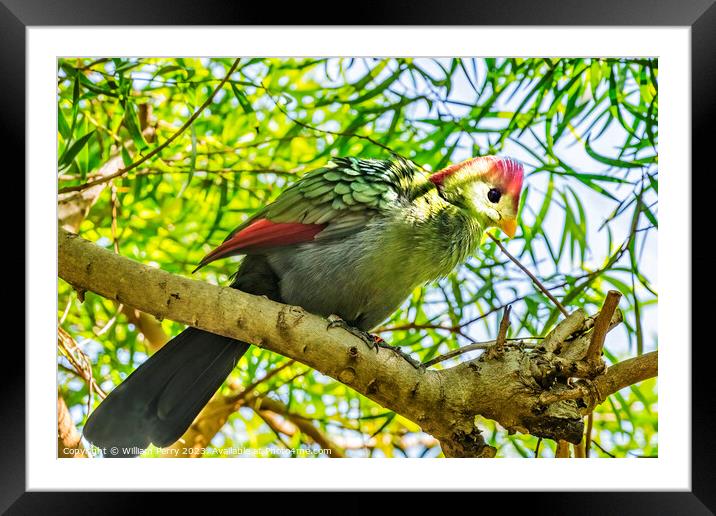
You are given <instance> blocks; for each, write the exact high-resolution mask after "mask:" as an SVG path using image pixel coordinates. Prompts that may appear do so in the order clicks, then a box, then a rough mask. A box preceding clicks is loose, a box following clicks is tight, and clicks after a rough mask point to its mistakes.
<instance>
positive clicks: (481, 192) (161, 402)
mask: <svg viewBox="0 0 716 516" xmlns="http://www.w3.org/2000/svg"><path fill="white" fill-rule="evenodd" d="M522 178H523V167H522V165H521V164H520V163H519V162H517V161H515V160H513V159H510V158H504V157H496V156H484V157H477V158H472V159H469V160H467V161H463V162H462V163H458V164H455V165H452V166H449V167H447V168H445V169H443V170H440V171H438V172H435V173H433V174H432V175H427V174H426V173H425V172H424V171H423V170H422V169H420V168H419V167H418V166H416V165H415V164H413V163H412V162H410V161H407V160H404V159H402V158H401V159H397V158H396V159H394V160H390V161H383V160H377V159H357V158H352V157H348V158H336V159H334V160H333V161H332V162H331V163H329V164H328V165H326V166H324V167H322V168H318V169H316V170H313V171H311V172H309V173H307V174H305V175H304V176H303V177H301V179H299V180H298V181H296V183H294V184H293V185H291V186H289V187H288V188H286V189H285V190H284V191H283V192H282V193H281V194H280V195H279V196H278V197H277V198H276V200H275V201H274V202H273V203H271V204H269V205H268V206H265V207H264V208H262V209H260V210H259V211H258V212H256V213H255V214H254V215H253V216H252V217H250V218H249V219H248V220H246V221H245V222H244V223H243V224H241V225H240V226H239V227H238V228H236V229H235V230H234V231H233V232H232V233H230V234H229V235H228V237H227V238H226V240H224V242H223V243H222V244H221V245H220V246H218V247H217V248H216V249H214V250H213V251H212V252H210V253H209V254H208V255H207V256H206V257H205V258H204V259H203V260H202V261H201V263H200V264H199V267H198V268H200V267H203V266H205V265H206V264H208V263H211V262H213V261H215V260H219V259H221V258H226V257H228V256H234V255H244V258H243V260H242V261H241V263H240V265H239V268H238V271H237V272H236V275H235V276H234V279H233V282H232V283H231V286H232V287H233V288H237V289H239V290H242V291H244V292H248V293H250V294H255V295H264V296H267V297H268V298H269V299H272V300H274V301H278V302H281V303H286V304H290V305H298V306H301V307H303V308H304V309H306V310H307V311H309V312H312V313H314V314H318V315H321V316H324V317H329V316H330V317H333V318H334V319H333V320H334V321H335V320H338V321H341V322H342V324H343V325H345V326H346V327H347V328H349V329H351V330H353V331H354V332H355V333H357V334H359V335H361V334H366V333H367V332H368V331H369V330H371V329H372V328H374V327H376V326H377V325H378V324H379V323H381V322H382V321H384V320H385V319H386V318H388V317H389V316H390V315H391V314H392V313H393V312H394V311H395V310H397V309H398V308H399V307H400V305H401V304H402V303H403V301H404V300H405V299H406V298H407V297H408V296H409V295H410V293H411V292H412V291H413V290H414V289H415V288H416V287H418V286H420V285H423V284H425V283H428V282H430V281H433V280H436V279H438V278H440V277H444V276H446V275H447V274H449V273H450V271H452V270H453V269H454V268H455V267H456V266H458V265H459V264H461V263H462V262H464V261H465V260H466V259H467V258H468V257H469V256H470V255H471V253H473V252H474V251H475V249H476V247H477V246H478V244H479V243H480V240H481V237H482V234H483V232H484V231H485V230H486V229H487V228H490V227H498V228H501V229H502V231H504V232H505V233H506V234H507V235H508V236H510V237H511V236H513V235H514V233H515V230H516V227H517V213H518V207H519V199H520V192H521V189H522ZM249 345H250V343H247V342H241V341H238V340H234V339H231V338H228V337H222V336H220V335H216V334H213V333H209V332H206V331H203V330H200V329H197V328H192V327H189V328H187V329H186V330H184V331H183V332H181V333H180V334H179V335H177V336H176V337H174V338H173V339H172V340H170V341H169V342H168V343H167V344H166V345H165V346H164V347H163V348H161V349H160V350H159V351H158V352H157V353H155V354H154V355H152V356H151V357H149V359H147V360H146V361H145V362H144V363H143V364H142V365H141V366H140V367H139V368H137V369H136V370H135V371H134V372H133V373H132V374H131V375H130V376H129V377H127V379H126V380H124V382H122V383H121V384H120V385H119V386H118V387H117V388H116V389H114V390H113V391H112V392H111V393H110V394H109V396H107V398H106V399H105V400H104V401H102V403H100V405H99V406H98V407H97V409H96V410H95V411H94V412H93V413H92V414H91V415H90V417H89V419H88V420H87V424H86V425H85V427H84V436H85V437H86V438H87V439H88V440H89V441H90V442H91V443H93V444H94V445H96V446H99V447H103V448H105V449H106V448H111V447H115V448H116V449H118V450H119V451H118V452H116V453H113V454H112V455H113V456H128V455H129V456H131V455H135V454H136V449H140V450H141V449H144V448H146V447H147V446H148V445H149V444H150V443H153V444H154V445H155V446H159V447H164V446H168V445H170V444H172V443H174V442H175V441H176V440H178V439H179V438H180V437H181V435H182V434H183V433H184V432H185V431H186V430H187V428H188V427H189V426H190V425H191V423H192V421H193V420H194V418H195V417H196V415H197V414H198V413H199V411H200V410H201V409H202V408H203V407H204V405H206V403H207V402H208V400H209V399H210V398H211V396H212V395H213V394H214V393H215V392H216V390H217V389H218V388H219V387H220V386H221V384H222V383H223V382H224V380H225V379H226V378H227V376H228V375H229V373H231V371H232V369H233V368H234V367H235V366H236V363H237V361H238V360H239V358H241V356H242V355H243V354H244V353H246V350H247V349H248V348H249ZM132 449H134V450H132Z"/></svg>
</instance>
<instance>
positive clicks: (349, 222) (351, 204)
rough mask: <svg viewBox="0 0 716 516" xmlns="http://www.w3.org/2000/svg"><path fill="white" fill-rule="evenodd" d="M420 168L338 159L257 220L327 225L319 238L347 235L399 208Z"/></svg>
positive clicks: (288, 192) (291, 190) (289, 190)
mask: <svg viewBox="0 0 716 516" xmlns="http://www.w3.org/2000/svg"><path fill="white" fill-rule="evenodd" d="M416 170H417V167H415V165H413V164H411V163H409V162H403V161H383V160H373V159H357V158H336V159H334V160H333V161H332V162H331V163H329V164H328V165H327V166H326V167H323V168H319V169H316V170H313V171H311V172H309V173H308V174H306V175H305V176H304V177H303V178H301V180H300V181H298V182H297V183H295V184H294V185H292V186H291V187H289V188H287V189H286V190H285V191H284V192H283V193H281V195H279V197H278V198H277V199H276V200H275V201H274V202H273V203H272V204H270V205H268V206H267V207H266V208H264V209H263V210H261V212H259V213H257V214H256V216H255V217H254V218H266V219H269V220H271V221H273V222H286V223H300V224H327V226H326V227H325V228H324V229H323V230H322V231H321V232H320V233H319V234H317V235H316V239H317V240H318V239H321V240H322V239H326V238H338V237H343V236H346V235H347V234H350V233H354V232H356V231H359V230H360V229H362V228H363V227H364V226H365V224H367V223H368V222H369V221H370V220H371V219H372V218H373V217H375V216H376V215H378V214H380V213H381V212H386V211H389V210H391V209H394V208H395V207H396V206H397V203H399V202H401V200H402V199H403V198H404V197H405V193H406V191H407V188H409V185H410V183H411V181H412V180H413V175H414V174H415V172H416Z"/></svg>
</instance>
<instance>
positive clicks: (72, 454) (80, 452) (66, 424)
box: [57, 391, 87, 459]
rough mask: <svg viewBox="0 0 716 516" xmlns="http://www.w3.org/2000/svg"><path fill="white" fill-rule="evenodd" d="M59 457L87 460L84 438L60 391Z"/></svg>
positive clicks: (58, 410) (58, 402)
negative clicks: (73, 420)
mask: <svg viewBox="0 0 716 516" xmlns="http://www.w3.org/2000/svg"><path fill="white" fill-rule="evenodd" d="M57 457H58V458H60V459H76V458H87V450H86V449H85V447H84V445H83V444H82V436H81V435H80V433H79V432H78V431H77V427H76V426H75V424H74V423H73V422H72V416H70V411H69V410H68V409H67V404H66V403H65V400H64V398H63V397H62V394H61V393H60V391H57Z"/></svg>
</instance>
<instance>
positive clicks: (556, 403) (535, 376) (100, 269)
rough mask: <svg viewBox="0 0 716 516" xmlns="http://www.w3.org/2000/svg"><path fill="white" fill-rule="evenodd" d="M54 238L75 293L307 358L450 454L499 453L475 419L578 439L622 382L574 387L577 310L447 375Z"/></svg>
mask: <svg viewBox="0 0 716 516" xmlns="http://www.w3.org/2000/svg"><path fill="white" fill-rule="evenodd" d="M58 238H59V240H58V249H59V253H58V254H59V275H60V277H61V278H63V279H64V280H65V281H67V282H68V283H70V284H72V285H73V286H74V287H75V288H78V289H80V290H89V291H93V292H95V293H97V294H99V295H101V296H103V297H106V298H109V299H114V300H116V301H118V302H122V303H126V304H128V305H130V306H134V307H137V308H138V309H140V310H142V311H145V312H147V313H150V314H153V315H154V316H156V317H158V318H160V319H161V318H164V317H167V318H170V319H172V320H175V321H178V322H181V323H184V324H188V325H191V326H195V327H198V328H201V329H204V330H207V331H211V332H214V333H217V334H221V335H225V336H228V337H233V338H236V339H240V340H243V341H247V342H250V343H252V344H254V345H257V346H260V347H263V348H266V349H269V350H271V351H274V352H276V353H280V354H281V355H284V356H286V357H290V358H293V359H295V360H297V361H299V362H302V363H304V364H306V365H308V366H310V367H312V368H314V369H316V370H318V371H320V372H322V373H323V374H326V375H328V376H331V377H332V378H335V379H336V380H338V381H340V382H342V383H344V384H346V385H347V386H349V387H351V388H353V389H354V390H356V391H357V392H359V393H361V394H363V395H365V396H366V397H368V398H370V399H372V400H373V401H375V402H376V403H379V404H380V405H382V406H384V407H386V408H388V409H390V410H393V411H395V412H397V413H399V414H401V415H403V416H405V417H407V418H408V419H410V420H412V421H414V422H416V423H417V424H419V425H420V426H421V428H422V429H423V430H424V431H426V432H428V433H430V434H432V435H433V436H434V437H436V438H437V439H439V440H440V442H441V445H442V447H443V451H444V453H445V455H447V456H455V457H467V456H470V457H476V456H477V457H491V456H494V453H495V450H494V448H492V447H491V446H489V445H487V444H486V443H485V441H484V439H483V437H482V435H481V433H480V430H479V429H478V428H477V427H476V425H475V416H477V415H482V416H485V417H488V418H490V419H493V420H495V421H497V422H498V423H500V424H501V425H502V426H503V427H505V428H506V429H508V431H510V432H515V431H519V432H524V433H530V434H532V435H535V436H538V437H546V438H551V439H555V440H559V439H563V440H565V441H568V442H571V443H578V442H579V441H580V440H581V439H582V434H583V418H582V415H583V414H584V413H586V412H587V411H588V410H587V407H588V406H590V405H593V404H594V403H595V402H596V401H597V399H598V398H601V397H602V396H606V395H608V394H609V392H606V391H607V390H608V389H609V388H611V387H617V386H618V385H622V384H623V378H622V379H621V380H620V381H618V382H616V383H614V382H611V383H609V382H607V381H606V380H605V382H606V383H605V384H604V385H603V386H602V387H603V388H604V389H606V390H605V391H602V390H599V391H598V392H599V395H598V396H592V392H593V390H594V389H593V388H592V387H593V386H592V385H591V384H592V383H593V382H591V381H590V384H589V385H588V386H586V387H585V386H579V387H578V388H574V387H572V386H570V385H568V383H567V380H568V378H570V377H572V376H575V375H574V374H573V373H572V370H573V369H574V370H576V369H577V366H576V365H575V364H576V362H577V361H578V360H581V359H582V358H583V357H584V354H585V352H586V350H587V348H588V347H589V343H590V340H591V337H590V335H591V331H592V327H593V325H594V319H595V318H594V317H586V315H585V314H583V313H580V312H577V314H578V315H577V316H574V317H575V318H577V319H583V321H582V323H581V324H579V325H575V326H577V329H576V330H575V331H570V332H569V333H568V334H566V335H563V336H562V335H561V334H560V333H559V332H562V333H565V332H564V328H563V327H562V325H558V327H557V328H556V329H555V331H554V332H553V334H554V335H551V336H550V338H549V341H550V342H551V344H550V350H545V349H536V350H525V349H522V348H520V347H518V346H514V345H510V344H507V345H505V346H503V347H502V348H501V349H500V350H499V352H496V353H489V354H488V353H485V354H483V355H482V356H481V357H480V358H477V359H475V360H471V361H468V362H464V363H461V364H459V365H457V366H455V367H451V368H448V369H443V370H439V371H433V370H426V369H424V368H418V369H416V368H414V367H413V366H412V365H411V364H409V363H408V362H407V361H405V360H404V359H403V358H402V357H400V356H399V355H398V354H396V353H394V352H392V351H390V350H387V349H382V348H378V349H377V350H371V349H368V347H367V346H366V345H365V344H364V343H363V342H362V341H361V340H360V339H358V338H356V337H354V336H353V335H351V334H349V333H348V332H346V331H345V330H343V329H340V328H334V329H327V321H326V320H325V319H323V318H321V317H318V316H316V315H312V314H309V313H308V312H306V311H305V310H303V309H302V308H299V307H294V306H288V305H282V304H280V303H274V302H272V301H269V300H268V299H266V298H264V297H261V296H253V295H250V294H246V293H244V292H240V291H237V290H235V289H231V288H224V287H217V286H213V285H209V284H207V283H203V282H199V281H194V280H190V279H187V278H183V277H180V276H176V275H172V274H169V273H167V272H164V271H161V270H159V269H155V268H152V267H148V266H146V265H142V264H139V263H136V262H133V261H131V260H128V259H126V258H123V257H121V256H118V255H115V254H114V253H111V252H109V251H106V250H104V249H101V248H99V247H97V246H95V245H93V244H92V243H91V242H88V241H86V240H83V239H82V238H80V237H78V236H77V235H74V234H71V233H68V232H67V231H65V230H63V229H60V230H59V236H58ZM567 321H572V318H571V317H570V318H568V319H567ZM611 322H612V324H611V325H610V327H613V326H615V325H616V324H619V323H620V322H621V313H620V312H618V311H617V313H616V314H615V316H614V318H613V319H612V321H611ZM570 324H571V322H570ZM556 335H557V336H560V339H559V340H558V339H557V338H556V337H555V336H556ZM636 360H639V361H640V362H641V363H642V364H643V365H644V366H645V367H644V369H642V368H641V365H639V363H637V366H638V367H636V369H639V374H638V375H637V376H638V378H639V379H643V378H648V377H651V376H655V375H656V367H655V366H656V364H655V360H652V359H648V360H646V361H645V362H644V361H641V358H639V359H636ZM610 370H611V369H610ZM621 371H622V372H625V370H624V369H622V370H621ZM607 373H608V371H607ZM599 378H602V377H601V376H600V377H598V378H597V379H599ZM620 378H621V376H620ZM636 381H638V380H636ZM610 386H611V387H610ZM589 398H591V399H589Z"/></svg>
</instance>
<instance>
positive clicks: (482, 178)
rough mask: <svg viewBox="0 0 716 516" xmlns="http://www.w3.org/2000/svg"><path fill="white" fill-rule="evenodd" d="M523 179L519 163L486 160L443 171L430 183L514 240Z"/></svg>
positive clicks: (455, 203)
mask: <svg viewBox="0 0 716 516" xmlns="http://www.w3.org/2000/svg"><path fill="white" fill-rule="evenodd" d="M523 175H524V170H523V168H522V164H521V163H519V162H518V161H515V160H513V159H511V158H503V157H498V156H482V157H479V158H472V159H469V160H467V161H463V162H462V163H458V164H456V165H451V166H449V167H447V168H444V169H443V170H439V171H438V172H435V173H434V174H433V175H431V176H430V181H431V182H432V183H433V184H435V186H436V188H437V190H438V193H439V194H440V197H442V198H443V199H444V200H445V201H447V202H449V203H450V204H453V205H455V206H457V207H458V208H460V209H463V210H466V211H468V212H469V214H470V215H471V216H474V217H478V218H479V219H480V220H482V221H485V223H486V224H487V225H488V226H496V227H499V228H500V229H502V231H504V232H505V233H506V234H507V235H508V236H510V237H513V236H514V235H515V231H516V230H517V210H518V208H519V203H520V192H521V190H522V177H523Z"/></svg>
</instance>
